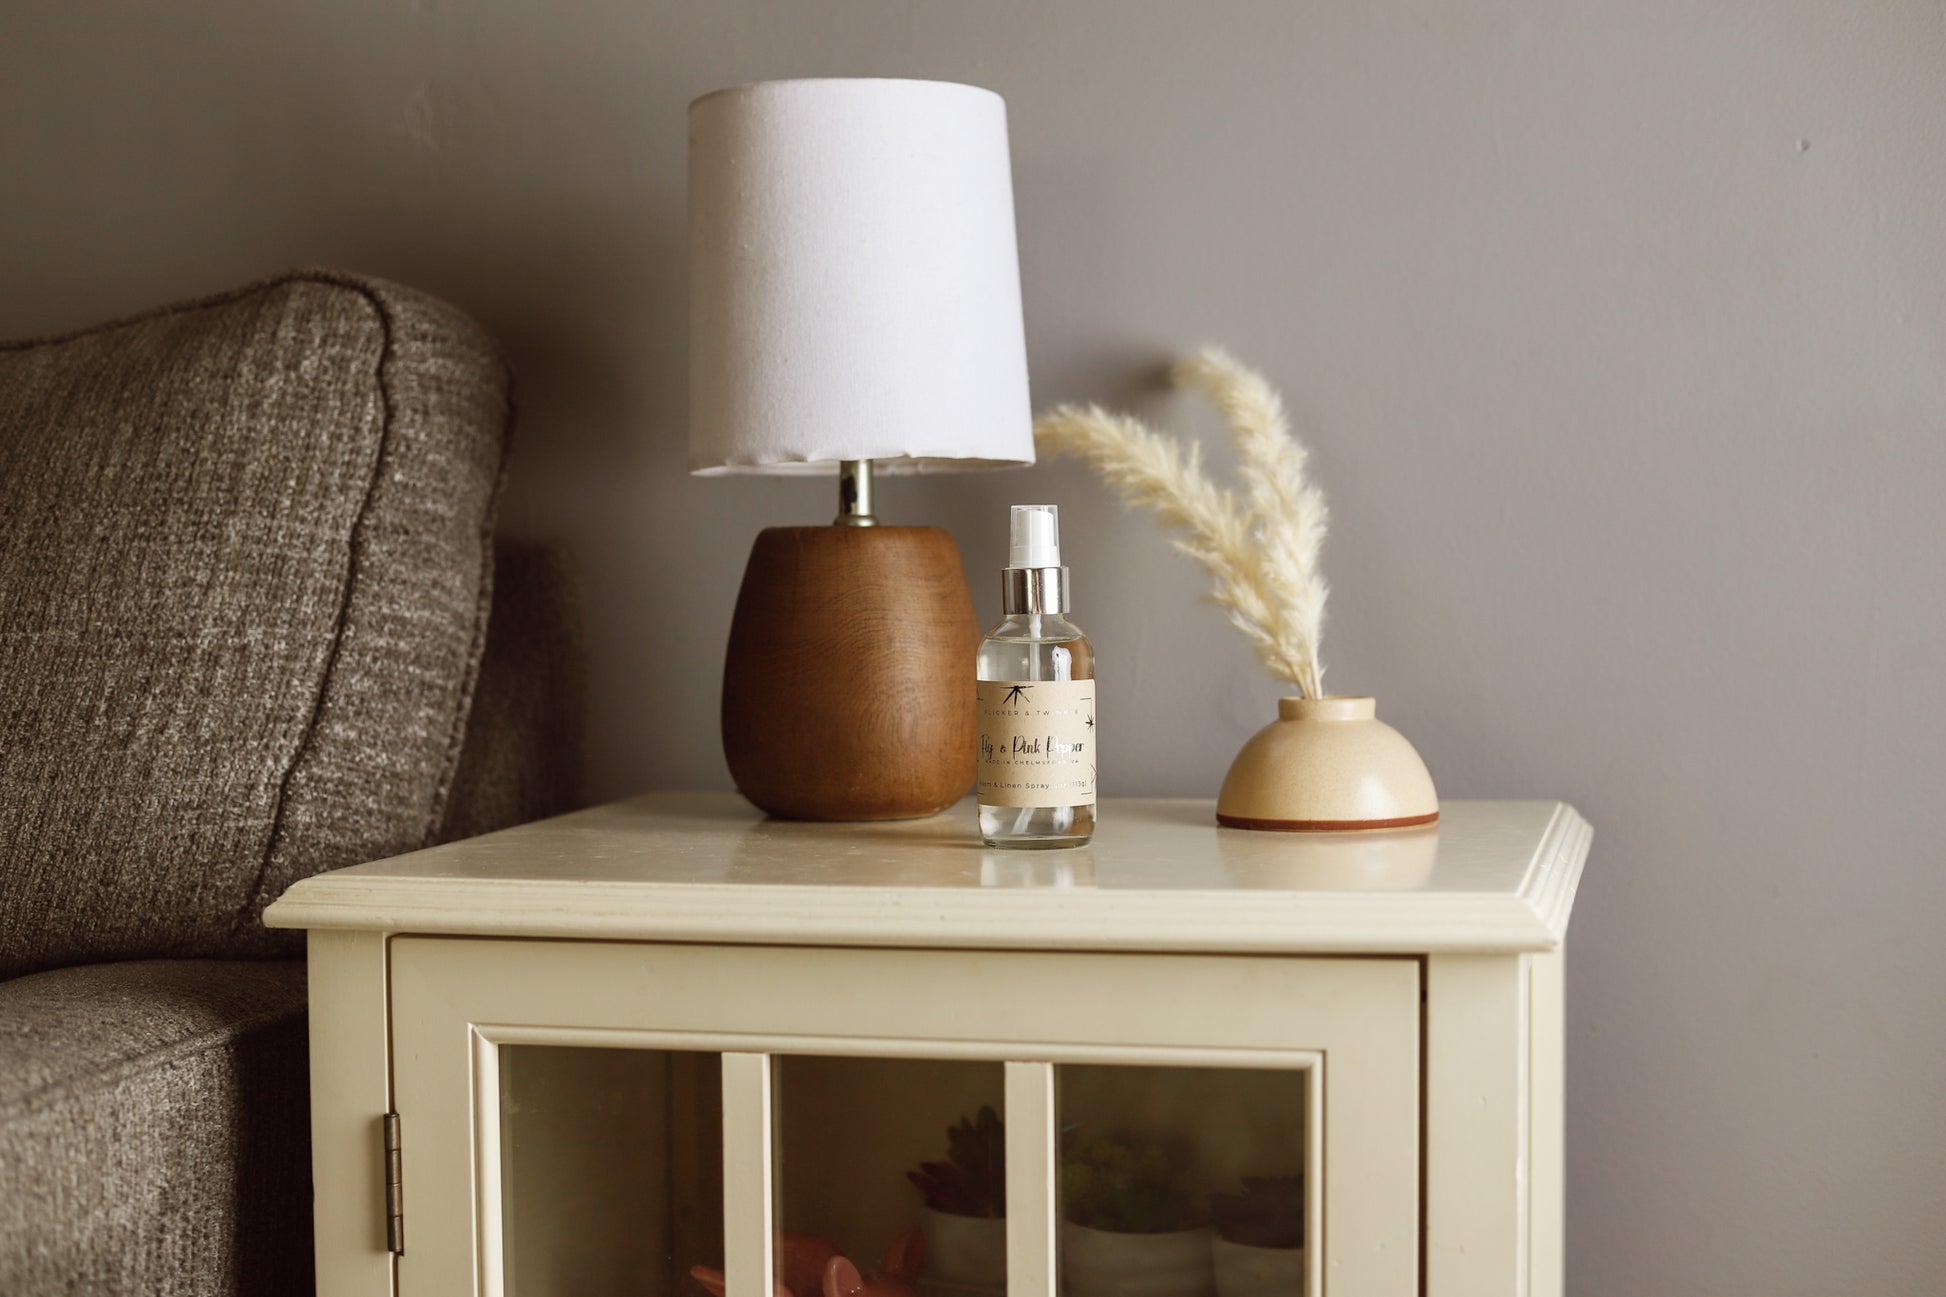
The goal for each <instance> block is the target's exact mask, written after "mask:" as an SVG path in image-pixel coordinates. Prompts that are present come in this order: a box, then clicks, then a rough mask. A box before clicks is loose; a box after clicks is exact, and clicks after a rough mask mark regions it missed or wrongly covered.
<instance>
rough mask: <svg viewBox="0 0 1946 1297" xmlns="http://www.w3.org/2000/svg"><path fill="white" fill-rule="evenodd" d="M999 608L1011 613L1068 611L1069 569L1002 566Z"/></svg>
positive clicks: (1013, 614) (1010, 614)
mask: <svg viewBox="0 0 1946 1297" xmlns="http://www.w3.org/2000/svg"><path fill="white" fill-rule="evenodd" d="M1000 609H1001V611H1002V612H1003V613H1005V614H1006V615H1007V616H1009V617H1013V616H1017V615H1019V614H1021V613H1056V612H1066V611H1067V610H1068V570H1067V569H1066V568H1064V567H1003V568H1001V569H1000Z"/></svg>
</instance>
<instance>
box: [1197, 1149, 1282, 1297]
mask: <svg viewBox="0 0 1946 1297" xmlns="http://www.w3.org/2000/svg"><path fill="white" fill-rule="evenodd" d="M1210 1208H1211V1213H1210V1214H1211V1216H1212V1217H1213V1218H1214V1220H1215V1227H1216V1237H1215V1238H1214V1239H1212V1240H1211V1242H1210V1259H1211V1261H1212V1263H1213V1268H1214V1270H1215V1273H1216V1292H1217V1297H1300V1295H1301V1294H1302V1293H1303V1291H1304V1177H1303V1176H1301V1175H1278V1176H1244V1177H1243V1190H1242V1192H1240V1193H1219V1194H1217V1195H1216V1196H1215V1197H1213V1198H1212V1199H1211V1200H1210Z"/></svg>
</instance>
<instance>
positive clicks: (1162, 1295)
mask: <svg viewBox="0 0 1946 1297" xmlns="http://www.w3.org/2000/svg"><path fill="white" fill-rule="evenodd" d="M1212 1237H1213V1235H1212V1233H1211V1231H1210V1230H1207V1229H1185V1230H1177V1231H1174V1232H1172V1233H1168V1234H1121V1233H1117V1232H1115V1231H1113V1230H1105V1229H1091V1228H1089V1227H1088V1226H1086V1225H1076V1224H1074V1223H1073V1222H1072V1221H1064V1222H1062V1225H1061V1277H1062V1279H1064V1280H1065V1281H1066V1285H1067V1287H1066V1292H1067V1297H1213V1295H1214V1293H1215V1291H1216V1286H1215V1279H1214V1277H1213V1276H1212V1275H1211V1273H1210V1240H1211V1238H1212Z"/></svg>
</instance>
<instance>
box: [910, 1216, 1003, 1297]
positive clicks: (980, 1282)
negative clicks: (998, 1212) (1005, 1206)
mask: <svg viewBox="0 0 1946 1297" xmlns="http://www.w3.org/2000/svg"><path fill="white" fill-rule="evenodd" d="M919 1228H920V1231H921V1232H922V1233H923V1234H924V1235H925V1239H926V1253H925V1256H926V1277H927V1278H928V1279H935V1280H938V1281H939V1282H940V1283H946V1284H953V1285H955V1286H958V1287H966V1288H992V1289H996V1290H1004V1289H1005V1288H1006V1286H1007V1222H1006V1220H1005V1219H1004V1218H1003V1217H999V1216H958V1215H955V1214H954V1213H952V1212H949V1211H934V1210H933V1209H932V1208H931V1207H928V1208H926V1212H925V1215H924V1216H922V1217H921V1218H920V1220H919Z"/></svg>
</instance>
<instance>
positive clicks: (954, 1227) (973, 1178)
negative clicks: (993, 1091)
mask: <svg viewBox="0 0 1946 1297" xmlns="http://www.w3.org/2000/svg"><path fill="white" fill-rule="evenodd" d="M906 1178H907V1179H909V1180H910V1181H912V1183H913V1185H914V1186H915V1187H917V1188H918V1190H919V1192H920V1194H921V1195H922V1196H923V1197H924V1198H925V1201H926V1209H925V1214H924V1216H923V1217H922V1219H921V1221H920V1228H921V1230H922V1231H923V1232H924V1235H925V1244H926V1277H927V1278H928V1279H934V1280H937V1281H939V1282H940V1283H943V1284H951V1285H954V1286H956V1287H962V1288H975V1289H984V1290H988V1291H992V1292H995V1293H1003V1292H1005V1291H1006V1287H1007V1132H1006V1127H1005V1125H1004V1124H1003V1123H1002V1122H1001V1120H1000V1114H999V1113H997V1112H995V1111H994V1110H993V1108H992V1107H991V1106H986V1107H982V1108H981V1109H980V1111H979V1115H978V1116H977V1117H975V1118H973V1119H970V1120H969V1119H968V1118H966V1117H964V1116H962V1117H961V1118H960V1119H959V1121H958V1123H957V1124H955V1125H952V1126H948V1127H947V1128H946V1160H945V1161H943V1162H921V1163H920V1164H919V1166H918V1168H917V1169H916V1170H912V1171H908V1172H906Z"/></svg>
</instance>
